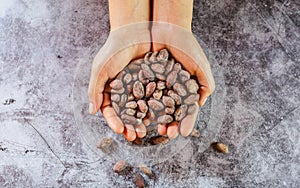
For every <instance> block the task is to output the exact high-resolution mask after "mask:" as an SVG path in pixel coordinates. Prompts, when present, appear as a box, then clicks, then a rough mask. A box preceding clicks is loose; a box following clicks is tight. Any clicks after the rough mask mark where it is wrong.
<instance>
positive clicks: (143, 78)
mask: <svg viewBox="0 0 300 188" xmlns="http://www.w3.org/2000/svg"><path fill="white" fill-rule="evenodd" d="M138 78H139V80H140V81H141V82H142V83H143V84H147V83H149V80H148V79H147V78H145V76H144V73H143V70H140V72H139V74H138Z"/></svg>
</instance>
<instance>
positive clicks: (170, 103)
mask: <svg viewBox="0 0 300 188" xmlns="http://www.w3.org/2000/svg"><path fill="white" fill-rule="evenodd" d="M162 101H163V104H164V105H165V106H167V107H172V106H175V101H174V99H172V97H169V96H163V97H162Z"/></svg>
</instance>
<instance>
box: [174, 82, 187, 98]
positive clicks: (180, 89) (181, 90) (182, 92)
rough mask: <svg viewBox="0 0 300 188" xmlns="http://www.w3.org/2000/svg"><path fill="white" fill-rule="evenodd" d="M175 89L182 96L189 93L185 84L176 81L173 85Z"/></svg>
mask: <svg viewBox="0 0 300 188" xmlns="http://www.w3.org/2000/svg"><path fill="white" fill-rule="evenodd" d="M173 89H174V91H175V92H176V93H177V94H178V95H180V96H182V97H184V96H186V94H187V92H186V89H185V87H184V85H182V84H179V83H175V84H174V86H173Z"/></svg>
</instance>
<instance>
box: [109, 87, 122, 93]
mask: <svg viewBox="0 0 300 188" xmlns="http://www.w3.org/2000/svg"><path fill="white" fill-rule="evenodd" d="M110 92H111V93H117V94H122V93H124V92H125V89H124V88H123V87H122V88H121V89H118V90H116V89H111V90H110Z"/></svg>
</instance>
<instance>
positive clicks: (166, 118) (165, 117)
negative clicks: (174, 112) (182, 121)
mask: <svg viewBox="0 0 300 188" xmlns="http://www.w3.org/2000/svg"><path fill="white" fill-rule="evenodd" d="M172 121H173V117H172V116H170V115H162V116H159V117H158V118H157V123H161V124H167V123H171V122H172Z"/></svg>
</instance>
